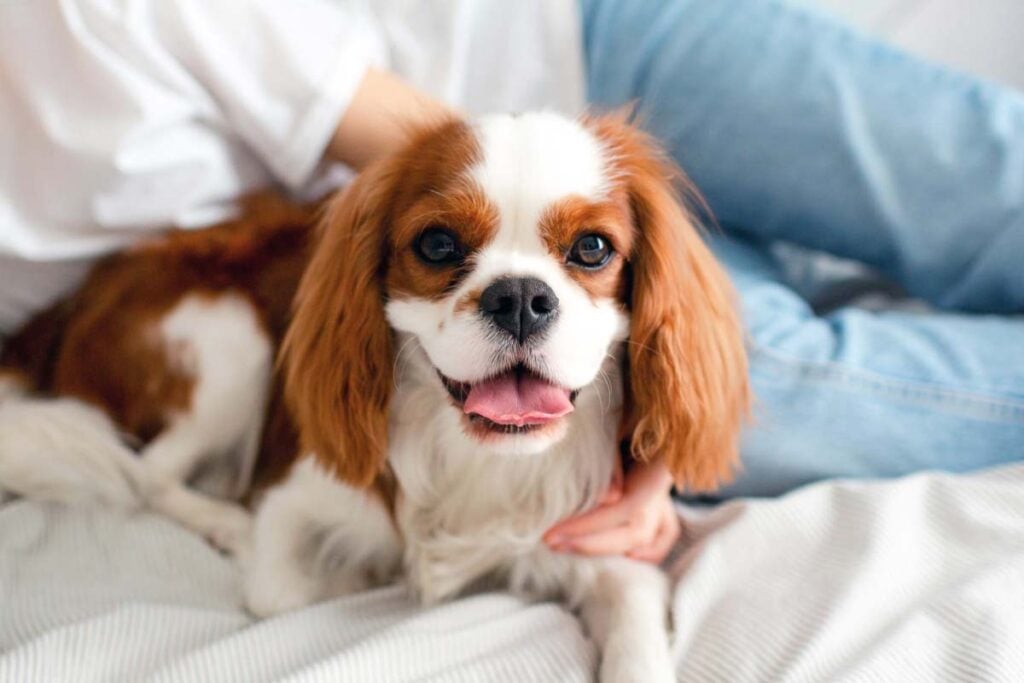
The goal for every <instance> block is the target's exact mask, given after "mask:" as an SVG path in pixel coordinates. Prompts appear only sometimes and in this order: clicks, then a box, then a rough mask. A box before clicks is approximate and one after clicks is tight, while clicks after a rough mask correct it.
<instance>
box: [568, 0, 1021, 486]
mask: <svg viewBox="0 0 1024 683" xmlns="http://www.w3.org/2000/svg"><path fill="white" fill-rule="evenodd" d="M582 11H583V26H584V45H585V52H586V60H587V70H588V74H587V76H588V99H589V100H590V101H591V102H592V103H594V104H596V105H598V106H599V107H609V106H616V105H620V104H624V103H627V102H631V101H636V102H637V103H638V110H639V113H640V115H641V117H642V120H643V122H644V124H645V126H646V127H647V128H648V129H649V130H651V132H653V133H654V134H655V135H657V136H658V137H659V138H660V139H661V140H663V141H664V142H665V143H666V144H667V145H668V147H669V150H670V152H671V153H672V155H673V156H674V158H675V159H676V160H677V161H678V162H679V163H680V165H682V166H683V168H684V169H685V170H686V171H687V173H688V174H689V175H690V176H691V177H692V178H693V179H694V181H695V182H696V184H697V186H698V187H699V188H700V189H701V191H702V192H703V193H704V194H705V196H706V198H707V199H708V201H709V203H710V205H711V207H712V209H713V210H714V213H715V215H716V217H717V218H718V220H719V222H720V223H721V224H722V225H723V226H724V227H725V228H726V230H727V232H728V233H729V234H730V235H731V237H725V236H716V237H714V238H713V239H712V246H713V248H714V249H715V251H716V253H717V254H718V255H719V257H720V258H721V259H722V261H723V262H724V263H725V265H726V266H727V268H728V269H729V271H730V273H731V274H732V276H733V279H734V281H735V283H736V285H737V288H738V290H739V292H740V296H741V299H742V304H743V311H744V316H745V321H746V324H747V327H748V329H749V333H750V345H751V361H752V367H751V376H752V379H753V383H754V388H755V391H756V392H757V395H758V404H757V408H756V411H755V413H756V419H755V422H754V424H753V425H752V426H751V427H750V428H749V429H748V430H747V433H746V434H745V436H744V446H743V460H744V463H745V470H744V473H743V474H742V475H741V476H740V478H739V480H738V481H737V482H736V484H735V485H734V486H732V487H731V488H730V489H728V491H727V492H726V493H727V495H728V494H744V495H771V494H776V493H780V492H782V491H785V490H788V489H790V488H793V487H795V486H798V485H800V484H803V483H807V482H810V481H814V480H817V479H822V478H826V477H837V476H842V477H875V476H897V475H901V474H906V473H909V472H913V471H916V470H920V469H931V468H939V469H946V470H953V471H965V470H971V469H976V468H980V467H985V466H988V465H993V464H997V463H1002V462H1007V461H1011V460H1020V459H1024V318H1022V317H1021V316H1020V315H1019V314H1020V313H1022V312H1024V95H1022V94H1021V93H1019V92H1016V91H1013V90H1009V89H1002V88H1000V87H998V86H995V85H992V84H988V83H984V82H981V81H978V80H974V79H971V78H968V77H966V76H962V75H959V74H956V73H953V72H951V71H948V70H945V69H942V68H940V67H937V66H933V65H931V64H927V63H925V62H921V61H918V60H916V59H914V58H911V57H909V56H907V55H904V54H903V53H901V52H899V51H897V50H894V49H892V48H889V47H887V46H884V45H882V44H880V43H878V42H876V41H874V40H872V39H869V38H867V37H865V36H863V35H861V34H859V33H857V32H855V31H853V30H852V29H849V28H847V27H845V26H843V25H842V24H840V23H838V22H835V21H833V20H831V19H830V18H828V17H826V16H824V15H822V14H819V13H817V12H814V11H811V10H808V9H805V8H803V7H801V6H798V5H795V4H792V3H789V2H784V1H782V0H717V1H716V2H708V1H707V0H583V2H582ZM778 240H784V241H786V242H791V243H794V244H797V245H801V246H803V247H807V248H811V249H818V250H822V251H826V252H829V253H832V254H835V255H838V256H841V257H844V258H850V259H855V260H857V261H860V262H862V263H865V264H867V265H870V266H871V267H873V268H875V269H877V270H878V271H880V272H881V273H883V274H884V275H886V276H888V277H890V278H891V279H893V280H894V281H896V282H897V283H898V284H899V285H900V286H902V287H903V288H904V289H905V290H906V291H907V292H909V293H910V294H912V295H914V296H916V297H920V298H922V299H924V300H926V301H928V302H930V303H931V304H932V305H934V306H935V307H938V308H939V309H942V310H940V312H935V313H902V312H895V311H892V312H868V311H864V310H858V309H854V308H841V309H839V310H836V311H833V312H831V313H829V314H827V315H820V314H816V313H815V312H814V311H813V310H812V309H811V307H810V305H809V304H808V303H807V302H806V301H805V300H803V299H802V298H801V297H800V296H799V295H798V294H797V293H796V291H795V290H794V289H793V288H792V287H790V286H789V284H788V283H787V282H786V280H785V277H784V274H783V272H782V268H781V267H780V265H779V263H777V262H776V261H775V259H774V257H773V256H772V254H771V252H770V251H769V250H768V249H767V248H765V245H769V244H771V243H773V242H775V241H778ZM995 314H998V315H995Z"/></svg>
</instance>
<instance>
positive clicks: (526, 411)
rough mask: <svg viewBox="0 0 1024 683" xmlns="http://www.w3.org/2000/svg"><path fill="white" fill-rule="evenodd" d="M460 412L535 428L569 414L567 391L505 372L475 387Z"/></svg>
mask: <svg viewBox="0 0 1024 683" xmlns="http://www.w3.org/2000/svg"><path fill="white" fill-rule="evenodd" d="M462 409H463V411H464V412H465V413H467V414H473V413H476V414H477V415H480V416H482V417H486V418H487V419H488V420H490V421H491V422H497V423H498V424H503V425H515V426H517V427H522V426H523V425H536V424H544V423H546V422H550V421H551V420H554V419H556V418H559V417H562V416H563V415H566V414H568V413H571V412H572V401H570V400H569V390H568V389H563V388H562V387H558V386H555V385H554V384H551V383H550V382H545V381H544V380H542V379H540V378H539V377H534V376H533V375H524V376H517V374H516V373H508V374H507V375H502V376H500V377H495V378H494V379H489V380H487V381H485V382H480V383H479V384H474V385H473V387H472V388H471V389H470V390H469V395H468V396H466V403H465V405H464V406H463V408H462Z"/></svg>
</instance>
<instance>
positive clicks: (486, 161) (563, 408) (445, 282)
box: [386, 114, 633, 454]
mask: <svg viewBox="0 0 1024 683" xmlns="http://www.w3.org/2000/svg"><path fill="white" fill-rule="evenodd" d="M460 137H462V138H464V139H463V140H461V141H460V143H454V145H453V140H452V138H460ZM439 138H440V139H443V138H449V139H448V140H446V141H445V142H444V144H443V146H442V148H441V149H440V150H439V151H441V153H442V157H441V158H439V159H438V161H442V159H443V161H444V162H445V163H446V166H448V167H447V168H445V170H444V172H440V173H432V174H429V182H428V183H427V184H426V185H425V186H423V187H420V188H412V196H410V197H409V199H408V201H407V202H403V204H402V205H401V207H400V208H401V210H400V211H399V212H398V213H396V214H395V215H394V218H393V220H392V221H391V223H390V225H389V228H390V231H391V234H390V240H389V249H390V257H389V258H388V262H389V264H390V265H389V272H388V275H387V278H386V298H387V305H386V312H387V319H388V321H389V322H390V324H391V325H392V327H393V328H394V329H396V330H398V331H400V332H404V333H407V334H409V335H412V336H414V337H415V339H416V342H417V343H418V344H419V346H420V347H421V348H422V349H423V350H424V351H425V353H426V356H427V357H428V358H429V361H430V363H431V364H432V365H433V367H434V369H435V370H436V372H437V376H438V377H437V381H438V383H439V384H440V385H443V387H444V388H445V390H446V391H447V393H448V394H449V396H450V398H451V404H452V409H453V410H455V411H458V413H460V415H461V420H462V422H463V424H464V431H465V432H466V434H467V435H469V437H470V438H473V439H477V440H480V441H481V442H483V443H485V444H486V445H487V446H488V447H489V449H490V450H492V451H495V450H496V451H499V452H508V453H520V454H522V453H535V452H538V451H541V450H544V449H545V448H546V447H548V446H549V445H550V444H551V443H552V442H553V441H556V440H558V439H560V438H562V436H563V435H564V434H565V432H566V429H565V425H566V422H567V421H568V420H570V419H571V416H572V413H573V408H574V402H575V400H576V398H577V396H578V394H579V392H580V391H585V390H587V389H588V387H589V386H590V385H591V384H592V383H593V382H594V381H595V379H596V378H597V376H598V373H599V372H600V370H601V367H602V365H603V363H604V361H605V358H606V357H607V355H608V354H609V352H610V351H611V347H612V344H613V343H614V342H616V341H621V340H623V339H625V338H626V335H627V332H628V326H629V318H628V311H627V303H626V301H625V296H624V295H625V284H626V281H625V278H626V270H625V265H626V259H627V258H628V255H629V254H630V253H631V250H632V233H633V231H632V227H631V225H630V215H629V205H628V202H627V199H626V195H625V193H623V192H622V191H621V190H619V189H618V188H616V185H615V182H614V180H613V177H612V173H613V169H612V168H611V167H610V165H609V163H608V150H606V149H605V148H604V147H603V145H602V144H601V142H600V141H599V140H598V139H597V138H596V137H595V136H594V134H593V133H592V132H591V131H589V130H587V129H586V128H584V127H582V126H580V125H578V124H577V123H575V122H572V121H569V120H567V119H564V118H562V117H559V116H554V115H544V114H528V115H523V116H519V117H511V116H498V117H491V118H487V119H483V120H482V121H480V122H479V124H477V125H475V126H473V127H469V126H453V127H451V128H449V129H446V130H444V131H443V132H441V133H440V136H439ZM459 144H461V145H462V146H463V147H464V148H465V149H466V150H471V151H472V154H468V155H466V156H465V157H464V158H462V159H459V160H458V163H455V164H452V163H451V162H452V159H451V157H450V156H449V155H448V154H445V153H444V150H448V149H452V148H453V146H454V148H456V149H458V147H459ZM428 154H429V152H428Z"/></svg>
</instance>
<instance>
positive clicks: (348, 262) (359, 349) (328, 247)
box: [282, 162, 393, 487]
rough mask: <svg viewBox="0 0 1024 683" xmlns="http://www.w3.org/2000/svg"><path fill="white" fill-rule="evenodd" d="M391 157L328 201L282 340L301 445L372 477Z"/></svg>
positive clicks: (360, 481) (381, 406) (349, 474)
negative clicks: (290, 318)
mask: <svg viewBox="0 0 1024 683" xmlns="http://www.w3.org/2000/svg"><path fill="white" fill-rule="evenodd" d="M392 172H393V170H392V169H391V168H390V167H389V166H388V165H387V162H384V163H379V164H378V165H376V166H374V167H371V168H369V169H367V170H366V171H364V172H363V173H362V174H360V176H359V177H358V178H357V179H356V181H355V182H354V183H353V184H352V185H350V186H349V188H348V189H347V190H345V191H344V192H343V193H341V194H340V196H338V197H336V198H334V199H332V200H331V203H330V204H329V205H328V206H327V209H326V211H325V213H324V216H323V218H322V219H321V223H320V226H319V239H318V242H317V244H316V246H315V247H314V250H313V255H312V259H311V261H310V263H309V265H308V266H307V268H306V271H305V273H304V274H303V277H302V280H301V282H300V284H299V288H298V292H297V294H296V298H295V311H294V317H293V319H292V323H291V325H290V327H289V329H288V333H287V335H286V336H285V340H284V344H283V347H282V354H283V355H282V362H283V364H284V380H285V387H284V391H285V400H286V401H287V403H288V408H289V410H290V411H291V415H292V418H293V419H294V420H295V423H296V428H297V431H298V433H299V437H300V442H301V447H302V449H303V452H305V453H312V454H314V456H315V457H316V458H317V460H318V461H319V462H320V463H321V464H322V465H323V466H324V467H326V468H327V470H328V471H330V472H332V473H334V474H335V475H336V476H337V477H339V478H340V479H342V480H343V481H345V482H347V483H349V484H351V485H353V486H358V487H365V486H369V485H370V484H372V483H373V481H374V479H375V478H376V476H377V474H378V473H379V472H380V471H381V468H382V467H383V465H384V458H385V454H386V450H387V429H388V404H389V402H390V400H391V388H392V382H393V379H392V371H393V365H392V333H391V329H390V328H389V326H388V324H387V320H386V319H385V317H384V291H383V282H382V280H383V273H382V264H383V262H384V261H383V259H384V253H385V249H386V226H385V222H386V211H387V208H386V207H387V198H388V197H387V194H388V188H390V187H392V179H391V177H390V176H389V174H391V173H392Z"/></svg>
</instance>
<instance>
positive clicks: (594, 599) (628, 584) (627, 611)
mask: <svg viewBox="0 0 1024 683" xmlns="http://www.w3.org/2000/svg"><path fill="white" fill-rule="evenodd" d="M581 562H584V563H587V564H588V565H589V566H586V567H583V568H582V569H584V571H581V572H579V574H578V579H579V580H578V582H576V583H575V585H574V586H571V587H570V588H569V590H568V594H569V596H570V599H571V600H572V601H573V602H576V603H577V605H578V607H579V609H580V615H581V617H582V618H583V622H584V624H585V625H586V627H587V630H588V632H589V633H590V637H591V638H593V639H594V641H595V642H596V643H597V646H598V649H599V650H600V652H601V674H600V680H601V681H602V683H626V682H627V681H629V682H631V683H661V682H663V681H664V682H666V683H667V682H668V681H674V680H675V674H674V665H673V662H672V657H671V652H670V650H669V641H668V628H667V618H668V578H667V577H666V576H665V574H664V573H663V572H662V571H661V570H660V569H658V568H657V567H655V566H653V565H650V564H645V563H642V562H637V561H634V560H628V559H625V558H609V559H603V560H597V561H587V560H581Z"/></svg>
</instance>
